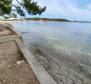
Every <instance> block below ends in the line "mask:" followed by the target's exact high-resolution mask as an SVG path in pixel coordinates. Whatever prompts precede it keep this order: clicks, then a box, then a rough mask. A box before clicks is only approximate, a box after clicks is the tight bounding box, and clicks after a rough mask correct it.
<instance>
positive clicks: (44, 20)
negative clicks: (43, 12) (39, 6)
mask: <svg viewBox="0 0 91 84" xmlns="http://www.w3.org/2000/svg"><path fill="white" fill-rule="evenodd" d="M2 21H43V22H47V21H54V22H77V23H91V21H77V20H74V21H72V20H68V19H62V18H37V17H35V18H9V19H5V20H1V21H0V22H2Z"/></svg>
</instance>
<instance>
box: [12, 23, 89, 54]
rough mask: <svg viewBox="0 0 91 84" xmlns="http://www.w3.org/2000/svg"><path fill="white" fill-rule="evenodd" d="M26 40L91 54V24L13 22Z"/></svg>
mask: <svg viewBox="0 0 91 84" xmlns="http://www.w3.org/2000/svg"><path fill="white" fill-rule="evenodd" d="M12 24H13V26H14V27H15V29H16V30H17V31H18V32H21V33H23V34H22V36H23V38H24V39H25V41H26V42H28V43H29V44H30V45H31V44H33V43H34V44H37V45H41V46H49V45H50V46H52V47H53V48H55V49H57V50H60V49H64V50H65V51H67V52H81V53H86V54H89V55H90V54H91V24H90V23H66V22H63V23H62V22H17V23H12Z"/></svg>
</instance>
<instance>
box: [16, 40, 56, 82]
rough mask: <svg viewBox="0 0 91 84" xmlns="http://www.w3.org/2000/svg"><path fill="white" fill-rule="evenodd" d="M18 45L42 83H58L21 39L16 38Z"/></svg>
mask: <svg viewBox="0 0 91 84" xmlns="http://www.w3.org/2000/svg"><path fill="white" fill-rule="evenodd" d="M16 43H17V46H18V47H19V48H20V50H21V52H22V53H23V55H24V57H25V59H26V60H27V62H28V63H29V65H30V66H31V68H32V70H33V72H34V73H35V75H36V77H37V79H38V80H39V82H40V84H57V83H56V82H55V81H54V80H53V78H52V77H51V76H50V75H49V74H48V72H47V71H45V69H44V67H43V66H42V65H41V64H40V63H39V62H38V61H37V60H36V58H35V57H34V56H33V55H32V53H31V52H30V51H29V49H28V48H26V47H25V45H24V44H23V42H22V41H21V40H20V39H17V40H16Z"/></svg>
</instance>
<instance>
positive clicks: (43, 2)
mask: <svg viewBox="0 0 91 84" xmlns="http://www.w3.org/2000/svg"><path fill="white" fill-rule="evenodd" d="M34 1H37V2H38V4H39V5H40V6H42V7H43V6H46V7H47V9H46V11H45V12H44V13H43V14H42V15H41V16H38V15H37V16H36V17H45V18H65V19H69V20H80V21H82V20H83V21H91V0H34ZM27 17H29V16H28V14H27Z"/></svg>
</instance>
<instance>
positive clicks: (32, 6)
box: [0, 0, 46, 16]
mask: <svg viewBox="0 0 91 84" xmlns="http://www.w3.org/2000/svg"><path fill="white" fill-rule="evenodd" d="M12 2H13V0H0V15H1V16H3V15H6V14H7V15H10V14H12V11H13V9H14V10H15V12H13V13H16V12H17V13H18V14H19V15H20V16H25V15H26V13H25V10H26V12H27V13H28V14H30V15H37V14H39V15H41V14H42V13H43V12H44V11H45V9H46V7H43V8H42V7H40V6H39V5H38V4H37V2H34V1H32V0H21V1H20V2H19V0H16V2H17V4H14V3H12Z"/></svg>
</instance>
